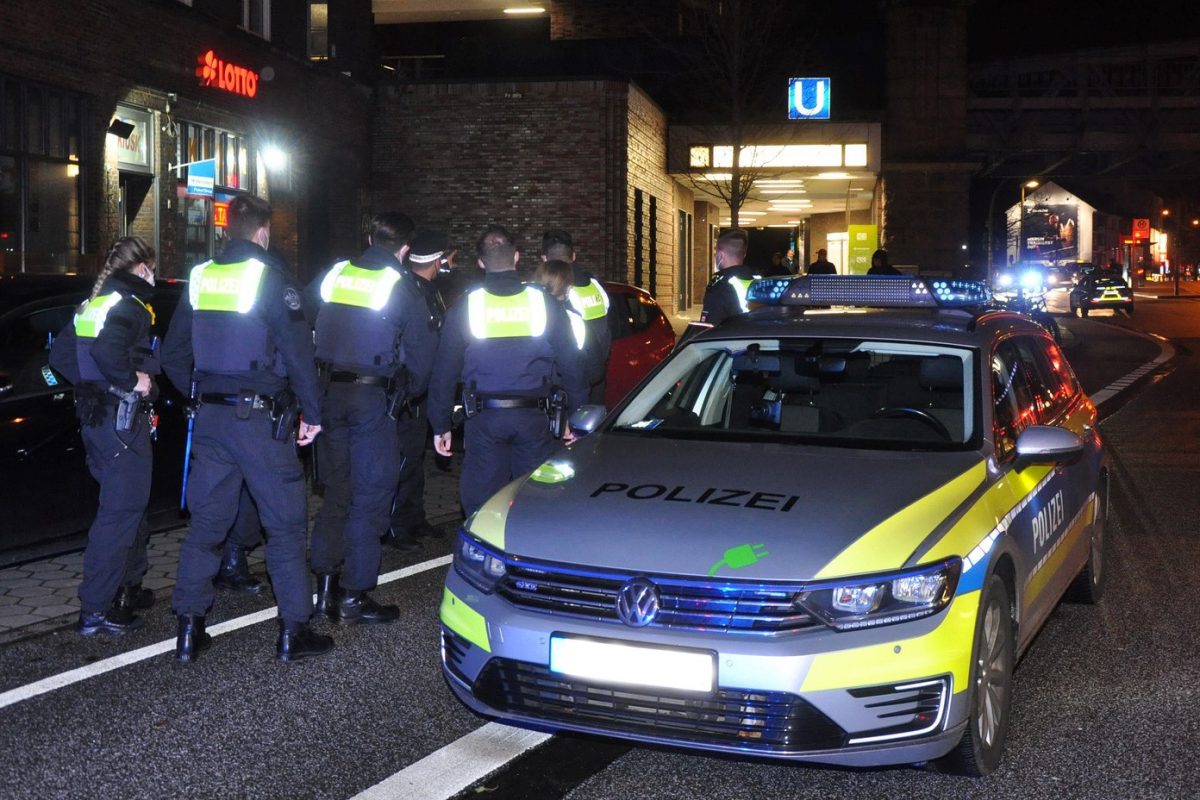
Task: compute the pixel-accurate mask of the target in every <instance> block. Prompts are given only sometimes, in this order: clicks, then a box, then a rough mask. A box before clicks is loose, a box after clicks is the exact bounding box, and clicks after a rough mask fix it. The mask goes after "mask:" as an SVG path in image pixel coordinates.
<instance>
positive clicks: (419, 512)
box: [392, 404, 429, 536]
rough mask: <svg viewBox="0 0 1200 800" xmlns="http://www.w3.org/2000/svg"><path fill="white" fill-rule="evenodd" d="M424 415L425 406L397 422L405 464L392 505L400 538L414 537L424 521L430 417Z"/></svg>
mask: <svg viewBox="0 0 1200 800" xmlns="http://www.w3.org/2000/svg"><path fill="white" fill-rule="evenodd" d="M425 412H426V406H425V405H423V404H422V405H420V406H416V407H413V408H412V410H411V411H405V412H403V413H401V414H400V419H399V420H398V421H397V430H398V432H399V436H400V451H401V452H402V453H403V454H404V463H403V465H402V466H401V467H400V478H399V480H398V485H397V487H396V499H395V501H394V502H393V503H392V531H393V532H394V533H396V534H397V535H400V536H403V535H405V534H411V533H415V532H416V529H417V526H418V525H420V524H421V523H422V522H424V521H425V446H426V445H427V444H428V442H429V417H428V415H427V414H426V413H425Z"/></svg>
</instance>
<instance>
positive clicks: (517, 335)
mask: <svg viewBox="0 0 1200 800" xmlns="http://www.w3.org/2000/svg"><path fill="white" fill-rule="evenodd" d="M476 252H477V253H478V255H479V262H480V266H482V267H483V268H484V270H486V275H485V277H484V285H483V286H482V287H480V288H478V289H474V290H472V291H470V292H468V293H467V294H466V295H465V296H464V297H463V298H462V299H461V300H459V301H458V302H457V303H455V304H454V306H453V307H452V308H451V309H450V311H449V312H448V313H447V315H446V322H445V324H444V325H443V326H442V339H441V342H440V344H439V346H438V351H437V361H436V362H435V366H434V372H433V378H432V379H431V381H430V384H429V421H430V424H431V425H432V427H433V430H434V434H435V435H434V440H433V441H434V447H435V448H436V449H437V451H438V452H439V453H441V454H442V455H443V456H449V455H450V454H451V434H450V427H451V415H452V408H453V405H454V391H455V385H456V384H457V383H458V382H460V381H461V382H462V385H463V406H464V408H465V410H466V413H467V421H466V425H465V439H466V442H465V447H466V457H465V460H464V462H463V478H462V480H461V481H460V483H459V494H460V497H461V499H462V504H463V509H464V511H465V513H467V514H468V515H469V514H472V513H474V512H475V511H476V510H477V509H478V508H479V507H480V506H481V505H482V504H483V502H484V501H485V500H487V498H488V497H489V496H491V495H492V494H493V493H494V492H496V491H497V490H498V489H500V488H501V487H503V486H504V485H505V484H506V483H508V482H509V481H510V480H512V479H513V478H514V477H516V476H518V475H522V474H524V473H527V472H529V471H531V470H533V469H535V468H536V467H537V466H538V465H539V464H541V463H542V462H543V461H545V459H546V457H547V456H549V455H550V453H552V452H553V450H554V446H555V440H554V438H553V436H552V435H551V432H550V427H549V421H548V420H547V412H548V411H550V410H552V409H551V404H552V394H553V390H554V387H553V386H552V385H551V376H552V375H553V374H554V370H555V369H556V368H557V369H558V372H559V375H560V377H561V382H562V389H563V390H565V393H566V397H565V398H563V399H562V405H563V407H564V410H565V411H566V412H570V411H571V410H573V409H574V408H575V407H576V406H578V405H579V404H580V403H581V402H582V401H583V399H584V398H586V397H587V384H586V383H585V382H584V380H583V372H582V369H581V368H580V364H579V359H578V348H577V346H576V344H575V339H574V336H573V335H572V333H571V326H570V323H569V322H568V320H567V312H566V311H565V310H564V309H563V307H562V305H561V304H560V303H558V302H557V301H555V299H554V298H553V297H551V296H550V295H548V294H546V292H545V291H544V290H542V289H541V287H538V286H532V285H526V284H523V283H521V280H520V278H519V277H517V261H518V259H519V258H520V254H519V253H518V252H517V249H516V247H515V246H514V244H513V239H512V236H511V235H509V233H508V231H506V230H505V229H504V228H502V227H500V226H498V225H495V226H492V227H490V228H488V229H487V231H485V232H484V234H483V235H482V236H481V237H480V238H479V242H478V243H477V245H476ZM563 428H564V436H563V438H564V441H566V442H568V443H569V442H570V441H572V440H573V435H572V434H571V432H570V430H569V428H567V426H565V425H564V426H563Z"/></svg>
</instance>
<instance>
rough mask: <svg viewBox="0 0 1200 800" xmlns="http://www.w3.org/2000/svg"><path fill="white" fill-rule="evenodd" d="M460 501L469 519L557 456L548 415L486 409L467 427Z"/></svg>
mask: <svg viewBox="0 0 1200 800" xmlns="http://www.w3.org/2000/svg"><path fill="white" fill-rule="evenodd" d="M463 438H464V442H463V447H464V449H465V450H466V453H465V454H464V456H463V468H462V479H461V480H460V481H459V498H460V499H461V500H462V505H463V512H464V513H465V514H466V515H467V516H470V515H471V514H473V513H475V511H477V510H478V509H479V507H480V506H482V505H483V504H484V502H485V501H486V500H487V499H488V498H489V497H491V496H492V495H493V494H495V493H496V492H498V491H499V490H500V489H502V488H503V487H504V486H505V484H507V483H508V482H509V481H511V480H512V479H513V478H516V477H517V476H519V475H524V474H525V473H527V472H532V471H533V470H535V469H537V468H538V467H539V466H540V465H541V464H542V462H544V461H545V460H546V459H547V458H549V457H550V454H551V453H553V452H554V448H555V445H556V442H555V440H554V437H553V436H551V435H550V421H549V420H548V419H547V418H546V412H545V411H541V410H540V409H536V408H486V409H484V410H483V411H481V412H479V413H478V414H476V415H474V416H473V417H471V418H470V419H468V420H467V421H466V423H465V425H464V431H463Z"/></svg>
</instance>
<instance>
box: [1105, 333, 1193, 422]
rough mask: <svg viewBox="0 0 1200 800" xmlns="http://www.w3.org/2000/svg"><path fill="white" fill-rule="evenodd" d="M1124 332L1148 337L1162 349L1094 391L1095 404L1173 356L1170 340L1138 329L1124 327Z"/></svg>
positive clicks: (1123, 388)
mask: <svg viewBox="0 0 1200 800" xmlns="http://www.w3.org/2000/svg"><path fill="white" fill-rule="evenodd" d="M1126 332H1127V333H1132V334H1136V335H1138V336H1141V337H1143V338H1146V339H1150V340H1151V341H1153V342H1155V343H1156V344H1158V345H1159V347H1161V348H1162V349H1161V350H1160V351H1159V353H1158V357H1157V358H1155V359H1153V360H1151V361H1147V362H1146V363H1145V364H1142V365H1141V366H1140V367H1138V368H1137V369H1135V370H1133V371H1132V372H1130V373H1128V374H1126V375H1123V376H1121V377H1120V378H1117V379H1116V380H1115V381H1113V382H1112V383H1110V384H1109V385H1108V386H1105V387H1104V388H1103V389H1101V390H1100V391H1098V392H1096V393H1094V394H1093V395H1092V402H1093V403H1095V404H1096V405H1100V404H1101V403H1104V402H1107V401H1109V400H1111V399H1113V398H1114V397H1116V396H1117V395H1118V394H1120V393H1121V392H1122V391H1124V390H1125V389H1128V388H1129V387H1130V386H1132V385H1133V384H1134V383H1136V382H1137V381H1139V380H1141V379H1142V378H1144V377H1145V376H1146V375H1148V374H1149V373H1150V372H1151V371H1153V370H1155V369H1157V368H1158V367H1159V366H1161V365H1162V364H1164V363H1166V362H1167V361H1170V360H1171V359H1172V358H1174V357H1175V348H1174V347H1172V346H1171V344H1170V342H1168V341H1166V340H1165V339H1162V338H1160V337H1156V336H1149V335H1147V334H1144V333H1140V332H1138V331H1131V330H1128V329H1126Z"/></svg>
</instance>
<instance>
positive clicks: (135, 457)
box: [50, 236, 159, 636]
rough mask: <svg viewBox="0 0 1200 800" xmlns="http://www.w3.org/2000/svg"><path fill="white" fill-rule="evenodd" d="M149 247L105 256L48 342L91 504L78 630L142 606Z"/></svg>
mask: <svg viewBox="0 0 1200 800" xmlns="http://www.w3.org/2000/svg"><path fill="white" fill-rule="evenodd" d="M153 291H154V250H153V248H151V247H150V246H149V245H148V244H146V242H144V241H142V240H141V239H139V238H137V237H135V236H132V237H127V238H124V239H119V240H118V241H117V242H116V244H114V245H113V247H112V249H111V250H110V251H109V253H108V258H107V259H105V262H104V269H103V270H102V271H101V273H100V275H99V277H97V279H96V283H95V285H94V286H93V287H92V294H91V296H90V297H89V298H88V299H87V300H86V301H85V302H84V303H83V305H82V306H80V308H79V312H78V313H77V314H76V315H75V318H74V320H73V321H72V322H71V323H70V324H69V325H68V326H67V327H66V329H65V330H63V332H62V333H61V334H60V335H59V337H58V339H56V340H55V342H54V345H53V347H52V349H51V352H50V365H51V366H52V367H54V368H55V369H56V370H58V371H59V372H60V373H61V374H62V375H63V377H65V378H67V379H68V380H69V381H70V382H71V383H73V384H74V385H75V408H76V413H77V414H78V416H79V420H80V423H81V429H80V432H81V434H82V436H83V446H84V449H85V451H86V452H87V465H88V471H89V472H91V473H92V477H94V478H95V479H96V481H97V482H98V483H99V484H100V507H99V509H97V511H96V519H95V520H94V521H93V522H92V526H91V529H90V530H89V531H88V541H87V548H86V549H85V550H84V553H83V579H82V580H81V581H80V584H79V605H80V612H79V623H78V627H77V629H78V631H79V632H80V633H81V634H83V635H84V636H93V635H96V634H109V635H117V634H123V633H125V632H127V631H129V630H132V629H134V628H137V627H138V626H140V625H141V623H142V620H141V618H140V617H137V616H136V615H135V614H134V613H133V612H134V611H135V610H138V609H143V608H149V607H150V606H151V605H152V604H153V602H154V593H153V592H151V591H150V590H149V589H143V588H142V585H141V583H142V577H143V576H144V575H145V574H146V538H147V534H148V528H147V526H146V503H147V502H148V501H149V499H150V478H151V474H152V471H153V456H152V453H151V445H150V438H151V431H150V428H151V422H150V415H149V404H148V403H147V402H145V400H146V398H148V397H149V396H150V395H151V393H152V392H153V391H154V383H153V380H152V379H151V377H150V376H151V375H156V374H158V371H159V369H158V357H157V353H156V352H155V351H154V346H153V338H152V337H153V335H152V333H151V326H152V325H153V322H154V312H153V311H152V310H151V308H150V305H149V301H150V297H151V295H152V294H153Z"/></svg>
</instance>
